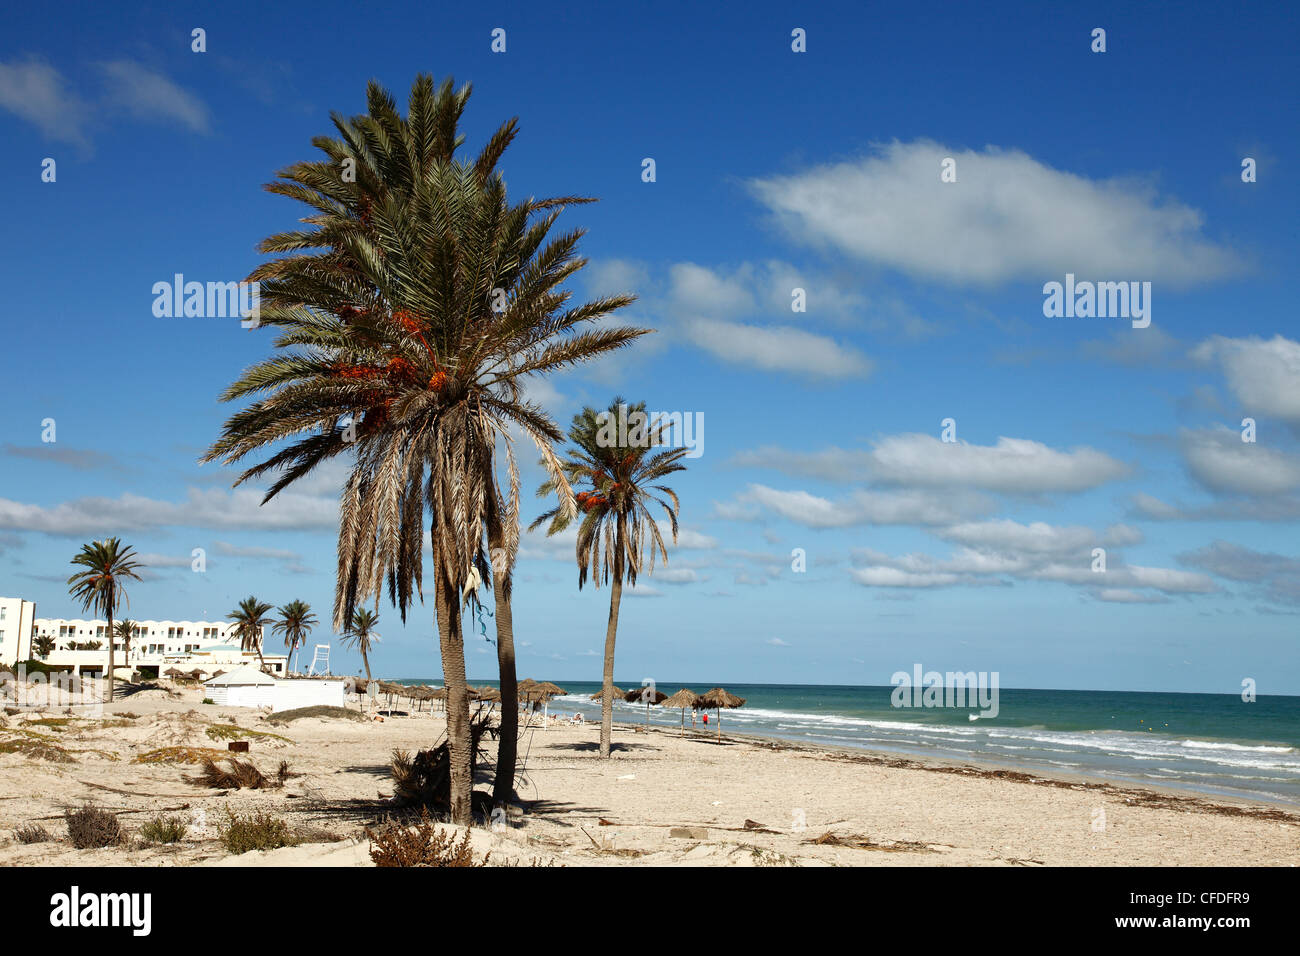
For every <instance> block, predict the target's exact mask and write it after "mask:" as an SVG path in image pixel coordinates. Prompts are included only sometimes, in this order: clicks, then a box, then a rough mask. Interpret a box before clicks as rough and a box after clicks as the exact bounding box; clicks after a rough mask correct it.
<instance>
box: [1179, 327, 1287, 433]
mask: <svg viewBox="0 0 1300 956" xmlns="http://www.w3.org/2000/svg"><path fill="white" fill-rule="evenodd" d="M1191 354H1192V357H1193V358H1195V359H1197V360H1198V361H1202V362H1209V361H1217V362H1218V363H1219V364H1220V365H1221V366H1222V368H1223V374H1224V376H1225V377H1226V378H1227V380H1228V387H1229V388H1230V389H1232V392H1233V394H1234V395H1236V397H1237V401H1239V402H1241V404H1242V405H1243V406H1244V407H1245V408H1246V410H1247V411H1250V412H1254V413H1257V414H1261V415H1273V416H1276V417H1277V418H1280V419H1282V420H1283V421H1285V422H1290V423H1291V424H1300V342H1294V341H1292V340H1291V339H1287V338H1283V337H1282V336H1280V335H1275V336H1273V338H1271V339H1268V340H1265V339H1261V338H1256V337H1251V338H1244V339H1229V338H1224V337H1223V336H1219V335H1216V336H1214V337H1212V338H1209V339H1206V340H1205V341H1204V342H1202V343H1201V344H1200V345H1198V346H1197V347H1196V348H1195V349H1193V350H1192V353H1191Z"/></svg>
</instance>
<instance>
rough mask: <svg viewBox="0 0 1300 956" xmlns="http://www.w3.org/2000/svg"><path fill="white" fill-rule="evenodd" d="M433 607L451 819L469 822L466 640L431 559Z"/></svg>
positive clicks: (455, 600) (453, 596)
mask: <svg viewBox="0 0 1300 956" xmlns="http://www.w3.org/2000/svg"><path fill="white" fill-rule="evenodd" d="M434 563H435V571H434V575H433V579H434V608H435V613H436V614H437V616H438V642H439V644H440V647H441V651H442V683H443V686H444V687H446V688H447V752H448V756H449V757H450V764H451V822H452V823H455V824H457V825H458V826H469V825H470V823H471V818H470V813H471V803H470V795H471V793H472V792H473V789H474V781H473V780H472V779H471V778H470V752H469V750H470V731H469V694H468V693H467V690H466V686H465V639H464V635H463V634H461V629H460V595H459V594H458V593H456V592H455V591H454V589H453V588H451V587H450V585H449V582H448V581H447V579H446V576H445V574H444V573H443V570H442V569H441V568H439V567H436V564H437V557H436V555H435V559H434Z"/></svg>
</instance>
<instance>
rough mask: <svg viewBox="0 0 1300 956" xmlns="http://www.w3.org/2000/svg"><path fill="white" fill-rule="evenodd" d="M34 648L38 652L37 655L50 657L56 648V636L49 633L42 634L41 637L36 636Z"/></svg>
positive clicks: (33, 643) (33, 642)
mask: <svg viewBox="0 0 1300 956" xmlns="http://www.w3.org/2000/svg"><path fill="white" fill-rule="evenodd" d="M32 650H34V651H35V652H36V656H37V657H40V658H42V659H44V658H46V657H48V656H49V655H50V653H51V652H52V651H53V650H54V638H52V637H50V635H48V634H42V635H41V636H40V637H37V638H34V639H33V640H32Z"/></svg>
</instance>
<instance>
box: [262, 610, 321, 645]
mask: <svg viewBox="0 0 1300 956" xmlns="http://www.w3.org/2000/svg"><path fill="white" fill-rule="evenodd" d="M315 626H316V615H315V614H312V612H311V605H310V604H308V603H306V602H305V601H290V602H289V603H288V604H286V605H285V606H284V607H282V608H280V620H278V621H276V622H275V624H274V625H272V627H271V630H272V631H274V632H275V633H277V634H283V635H284V646H285V647H287V648H289V655H288V656H289V658H292V657H293V652H294V650H295V649H297V648H298V647H299V646H300V645H301V646H305V645H306V643H307V637H308V635H310V634H311V629H312V628H313V627H315Z"/></svg>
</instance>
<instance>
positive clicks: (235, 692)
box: [203, 667, 276, 707]
mask: <svg viewBox="0 0 1300 956" xmlns="http://www.w3.org/2000/svg"><path fill="white" fill-rule="evenodd" d="M275 683H276V681H275V678H274V677H271V676H269V675H267V674H263V673H262V672H261V671H259V670H258V669H257V668H255V667H236V668H235V669H234V670H232V671H227V672H226V673H224V674H222V675H221V676H220V677H214V678H212V679H211V680H208V681H204V683H203V686H204V687H205V688H206V689H207V694H208V696H209V697H210V698H212V702H213V703H214V704H222V705H224V706H226V707H273V706H274V705H275Z"/></svg>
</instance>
